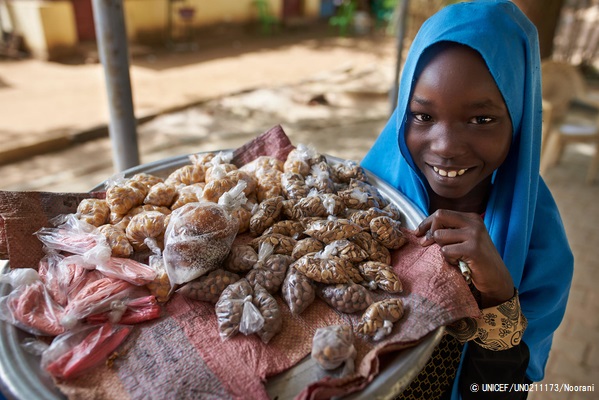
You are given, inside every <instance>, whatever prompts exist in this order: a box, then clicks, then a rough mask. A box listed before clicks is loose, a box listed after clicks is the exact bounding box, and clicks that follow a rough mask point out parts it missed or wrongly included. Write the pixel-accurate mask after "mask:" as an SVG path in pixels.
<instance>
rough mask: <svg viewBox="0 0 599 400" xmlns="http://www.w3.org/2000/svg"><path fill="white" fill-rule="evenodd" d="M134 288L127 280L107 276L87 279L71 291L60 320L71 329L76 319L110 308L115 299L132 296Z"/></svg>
mask: <svg viewBox="0 0 599 400" xmlns="http://www.w3.org/2000/svg"><path fill="white" fill-rule="evenodd" d="M136 288H137V287H136V286H134V285H131V284H130V283H128V282H125V281H123V280H120V279H113V278H109V277H101V278H99V279H95V280H92V281H88V282H86V283H85V285H83V286H81V287H78V288H77V289H75V290H74V291H73V297H72V298H70V299H69V303H68V304H67V306H66V307H65V309H64V313H63V315H62V318H61V320H60V322H61V324H62V325H63V326H65V327H66V328H69V329H71V328H73V327H74V326H75V325H76V324H77V322H78V320H81V319H83V318H85V317H87V316H88V315H90V314H96V313H100V312H104V311H108V310H110V308H111V305H112V304H113V302H114V301H115V300H122V299H124V298H126V297H130V296H132V293H133V291H134V289H136ZM133 296H134V295H133Z"/></svg>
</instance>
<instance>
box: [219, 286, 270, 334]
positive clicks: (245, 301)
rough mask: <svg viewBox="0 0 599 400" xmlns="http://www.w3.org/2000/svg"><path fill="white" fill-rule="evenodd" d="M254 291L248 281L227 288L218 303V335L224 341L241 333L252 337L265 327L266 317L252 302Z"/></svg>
mask: <svg viewBox="0 0 599 400" xmlns="http://www.w3.org/2000/svg"><path fill="white" fill-rule="evenodd" d="M253 294H254V290H253V288H252V286H251V285H250V283H249V282H248V281H247V279H240V280H238V281H237V282H235V283H232V284H231V285H229V286H227V287H226V288H225V289H224V290H223V292H222V293H221V295H220V297H219V299H218V301H217V302H216V306H215V311H216V320H217V323H218V333H219V335H220V338H221V339H222V340H223V341H224V340H227V339H230V338H232V337H233V336H235V335H237V333H239V332H241V333H243V334H244V335H250V334H252V333H256V332H258V331H259V330H260V329H262V327H263V326H264V317H262V314H260V311H259V310H258V308H257V307H256V306H255V305H254V303H253V302H252V299H253Z"/></svg>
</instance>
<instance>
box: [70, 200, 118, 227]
mask: <svg viewBox="0 0 599 400" xmlns="http://www.w3.org/2000/svg"><path fill="white" fill-rule="evenodd" d="M77 217H78V218H79V219H80V220H82V221H85V222H87V223H88V224H91V225H93V226H100V225H104V224H106V223H108V221H109V220H110V207H109V206H108V203H107V202H106V200H100V199H83V200H81V202H80V203H79V205H78V206H77Z"/></svg>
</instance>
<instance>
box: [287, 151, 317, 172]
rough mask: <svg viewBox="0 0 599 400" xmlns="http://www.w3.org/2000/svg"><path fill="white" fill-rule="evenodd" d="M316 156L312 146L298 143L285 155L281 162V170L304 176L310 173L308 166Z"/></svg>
mask: <svg viewBox="0 0 599 400" xmlns="http://www.w3.org/2000/svg"><path fill="white" fill-rule="evenodd" d="M316 156H317V153H316V150H315V149H314V148H313V147H311V146H307V145H305V144H302V143H300V144H298V145H297V147H296V148H295V149H293V150H291V151H290V152H289V154H288V155H287V160H285V163H284V164H283V170H284V172H291V173H295V174H300V175H302V176H306V175H308V174H309V173H310V166H311V165H312V163H313V162H314V160H315V158H316Z"/></svg>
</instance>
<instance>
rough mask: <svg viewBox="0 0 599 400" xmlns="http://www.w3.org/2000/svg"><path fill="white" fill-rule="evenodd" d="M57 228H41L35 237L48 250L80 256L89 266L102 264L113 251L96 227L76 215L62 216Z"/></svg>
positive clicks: (58, 220)
mask: <svg viewBox="0 0 599 400" xmlns="http://www.w3.org/2000/svg"><path fill="white" fill-rule="evenodd" d="M55 221H56V222H58V223H59V225H58V226H56V227H55V228H46V227H44V228H41V229H40V230H38V231H37V232H35V235H36V236H37V238H38V239H39V240H40V241H41V242H42V243H43V244H44V246H45V247H46V248H47V250H53V251H65V252H67V253H71V254H78V255H80V256H82V257H83V259H84V261H85V262H86V263H87V264H102V263H105V262H106V261H107V260H108V258H109V257H110V255H111V253H112V250H111V248H110V246H109V245H108V243H107V242H106V238H105V237H104V235H102V234H101V233H100V232H99V231H98V230H97V228H96V227H95V226H93V225H90V224H88V223H87V222H84V221H81V220H79V219H77V217H76V216H75V214H68V215H62V216H60V218H59V219H57V220H55Z"/></svg>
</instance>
